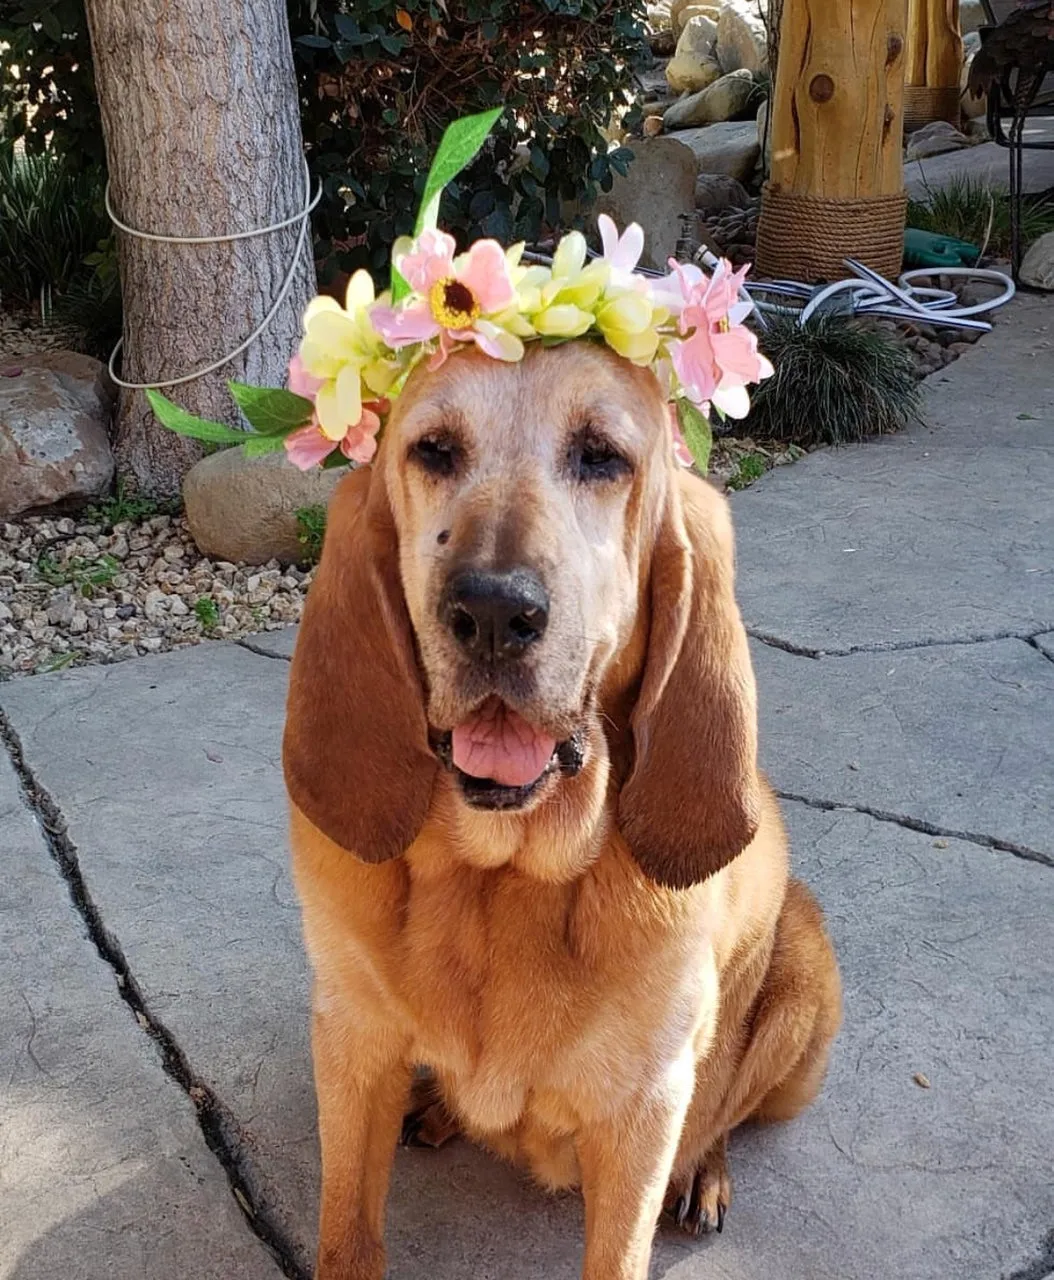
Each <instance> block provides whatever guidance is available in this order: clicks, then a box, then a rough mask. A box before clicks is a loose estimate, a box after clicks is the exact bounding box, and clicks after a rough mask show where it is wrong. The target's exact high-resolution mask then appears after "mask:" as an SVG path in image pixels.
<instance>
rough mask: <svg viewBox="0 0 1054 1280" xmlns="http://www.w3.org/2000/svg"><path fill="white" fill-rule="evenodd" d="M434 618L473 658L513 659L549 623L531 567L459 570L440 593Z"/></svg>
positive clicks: (541, 589)
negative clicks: (497, 570)
mask: <svg viewBox="0 0 1054 1280" xmlns="http://www.w3.org/2000/svg"><path fill="white" fill-rule="evenodd" d="M439 616H440V618H441V619H442V621H443V622H444V623H445V624H446V626H448V627H449V628H450V632H451V634H452V635H453V637H454V639H455V640H456V641H457V642H458V644H459V645H460V646H461V648H462V649H464V651H465V652H466V653H468V654H471V655H472V656H473V657H475V658H483V659H495V658H518V657H520V656H521V654H523V653H525V652H526V651H527V650H528V649H529V648H530V646H531V645H532V644H534V643H535V642H536V641H538V640H540V639H541V638H542V636H543V635H544V634H545V628H546V627H547V626H548V625H549V593H548V592H547V591H546V589H545V587H544V586H543V585H542V583H541V581H540V580H539V578H538V576H537V575H536V574H534V573H532V572H531V571H530V569H511V570H509V571H508V572H507V573H491V572H488V571H485V570H482V569H464V570H462V571H461V572H460V573H456V574H454V575H453V577H451V579H450V581H449V582H448V583H447V585H446V590H445V591H444V592H443V599H442V602H441V604H440V606H439Z"/></svg>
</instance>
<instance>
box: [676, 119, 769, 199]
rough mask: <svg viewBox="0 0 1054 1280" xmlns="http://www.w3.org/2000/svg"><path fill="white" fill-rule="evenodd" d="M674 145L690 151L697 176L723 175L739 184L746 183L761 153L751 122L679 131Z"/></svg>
mask: <svg viewBox="0 0 1054 1280" xmlns="http://www.w3.org/2000/svg"><path fill="white" fill-rule="evenodd" d="M669 141H671V142H672V141H673V139H672V138H671V139H669ZM677 142H678V143H683V144H684V145H685V146H687V147H689V148H690V149H691V151H692V153H693V154H694V156H695V159H696V167H697V169H698V172H699V173H724V174H728V176H729V177H732V178H736V179H738V180H739V181H740V182H749V181H750V179H751V177H752V176H753V173H754V168H755V166H756V164H757V162H758V156H759V154H760V152H761V148H760V147H759V146H758V127H757V124H756V123H755V121H753V120H727V121H724V122H723V123H721V124H709V125H706V126H705V127H704V128H702V129H681V130H680V131H679V132H678V134H677ZM693 186H694V183H693Z"/></svg>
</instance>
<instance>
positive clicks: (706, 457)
mask: <svg viewBox="0 0 1054 1280" xmlns="http://www.w3.org/2000/svg"><path fill="white" fill-rule="evenodd" d="M677 421H678V422H679V423H680V424H681V435H683V436H684V442H685V444H686V445H687V446H688V451H689V453H691V455H692V457H693V458H694V459H695V465H696V466H697V467H698V469H699V473H700V474H701V475H704V476H705V475H706V473H707V470H708V468H709V466H710V449H711V448H712V446H713V443H714V437H713V434H712V433H711V431H710V420H709V419H708V418H707V416H706V415H705V414H704V413H700V411H699V410H698V409H697V408H696V407H695V405H694V404H692V402H691V400H687V399H685V397H684V396H682V397H681V398H680V399H679V400H678V401H677Z"/></svg>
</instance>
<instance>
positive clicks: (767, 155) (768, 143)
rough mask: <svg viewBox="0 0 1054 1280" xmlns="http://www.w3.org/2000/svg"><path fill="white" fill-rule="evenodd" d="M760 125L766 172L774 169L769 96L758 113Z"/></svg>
mask: <svg viewBox="0 0 1054 1280" xmlns="http://www.w3.org/2000/svg"><path fill="white" fill-rule="evenodd" d="M757 126H758V146H759V147H760V148H761V149H762V151H763V153H764V165H765V172H766V173H769V172H770V170H771V169H772V133H771V131H770V129H769V100H768V98H766V99H765V101H764V102H763V103H762V104H761V106H760V107H758V114H757Z"/></svg>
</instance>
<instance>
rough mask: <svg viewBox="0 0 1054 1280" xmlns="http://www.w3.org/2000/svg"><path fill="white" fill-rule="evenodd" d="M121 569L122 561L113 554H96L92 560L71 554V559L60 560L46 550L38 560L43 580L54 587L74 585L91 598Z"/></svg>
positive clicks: (107, 584) (38, 571) (38, 572)
mask: <svg viewBox="0 0 1054 1280" xmlns="http://www.w3.org/2000/svg"><path fill="white" fill-rule="evenodd" d="M120 569H121V564H120V561H118V560H115V559H114V558H113V556H96V557H95V558H94V559H92V560H86V559H85V558H84V557H83V556H71V557H70V559H69V560H65V561H60V560H56V559H55V557H54V556H52V555H50V554H49V553H47V552H45V553H44V555H42V556H41V557H40V558H39V559H38V560H37V574H38V576H39V577H40V579H41V581H42V582H46V583H47V584H48V585H49V586H52V587H65V586H70V585H72V586H74V587H76V588H77V590H78V591H79V592H80V593H81V595H82V596H86V597H88V598H89V599H90V598H91V597H92V596H93V595H94V594H95V590H96V588H97V587H108V586H109V585H110V584H111V583H112V582H113V580H114V578H115V577H116V576H117V574H118V573H119V572H120Z"/></svg>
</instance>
